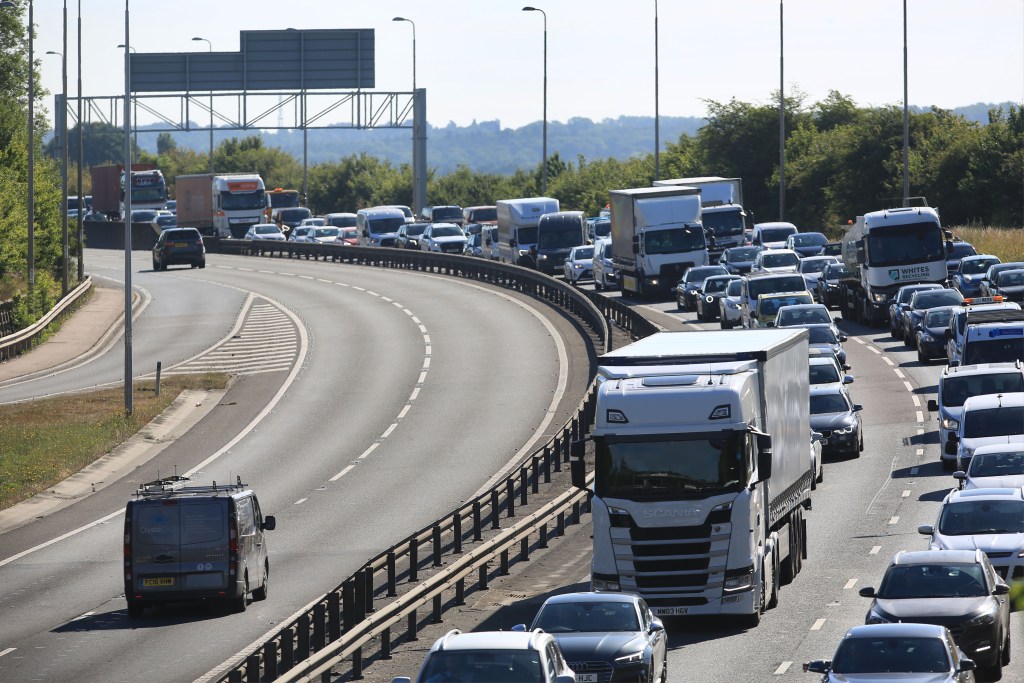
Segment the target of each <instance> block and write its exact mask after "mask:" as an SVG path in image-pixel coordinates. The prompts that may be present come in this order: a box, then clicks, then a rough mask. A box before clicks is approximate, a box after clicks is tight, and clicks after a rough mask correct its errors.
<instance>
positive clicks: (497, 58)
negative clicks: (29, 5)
mask: <svg viewBox="0 0 1024 683" xmlns="http://www.w3.org/2000/svg"><path fill="white" fill-rule="evenodd" d="M20 1H21V2H22V3H24V2H26V1H27V0H20ZM526 1H528V2H534V1H535V2H536V3H537V4H536V5H535V6H537V7H540V8H541V9H543V10H545V11H546V12H547V21H548V118H549V120H553V121H565V120H567V119H569V118H572V117H587V118H591V119H595V120H598V119H603V118H608V117H612V118H614V117H618V116H620V115H637V116H652V115H653V113H654V44H653V43H654V7H655V3H654V0H526ZM62 2H63V0H35V20H36V24H37V26H38V34H37V35H38V37H37V39H36V44H35V49H36V55H37V57H38V59H39V60H40V61H41V63H42V79H43V86H44V87H46V88H47V89H48V90H49V91H50V92H51V93H59V92H60V90H61V80H60V58H59V57H56V56H52V55H50V56H47V55H45V54H44V53H45V52H46V51H47V50H55V51H60V50H61V31H62V19H61V15H62V11H61V10H62ZM541 3H542V4H541ZM906 3H907V8H908V22H909V28H908V44H909V53H910V57H909V74H910V76H909V92H910V95H909V98H908V99H909V101H910V103H911V104H913V105H931V104H935V105H939V106H941V107H954V106H958V105H965V104H973V103H975V102H1003V101H1007V100H1010V101H1016V102H1021V101H1024V0H906ZM523 4H524V0H377V1H376V2H348V1H344V0H333V1H331V0H285V1H284V2H282V1H280V0H275V1H271V0H245V1H244V2H220V1H218V0H172V1H171V2H155V1H154V0H132V1H131V5H130V10H131V38H130V40H131V44H132V45H133V46H135V48H136V49H137V50H138V51H139V52H188V51H205V50H206V49H207V47H206V43H199V42H193V41H192V40H191V39H192V37H193V36H197V35H198V36H202V37H204V38H208V39H209V40H210V41H211V42H212V43H213V49H214V50H215V51H236V50H238V49H239V31H242V30H260V29H285V28H297V29H312V28H338V29H347V28H372V29H375V31H376V66H377V71H376V86H377V87H376V89H377V90H409V89H410V88H411V82H412V30H411V27H410V25H409V24H407V23H398V22H392V20H391V19H392V17H394V16H397V15H400V16H404V17H407V18H410V19H412V20H413V21H415V22H416V38H417V43H416V59H417V65H416V68H417V76H416V77H417V84H418V85H419V86H420V87H423V88H426V89H427V118H428V120H429V121H430V123H432V124H433V125H446V124H447V123H448V122H450V121H454V122H455V123H457V124H460V125H464V124H467V123H470V122H472V121H474V120H477V121H492V120H495V119H498V120H500V121H501V124H502V126H504V127H518V126H522V125H524V124H526V123H529V122H531V121H536V120H539V119H540V118H541V116H542V93H543V90H542V76H543V59H542V57H543V18H542V16H541V14H540V13H538V12H523V11H521V8H522V6H523ZM67 5H68V33H69V36H68V53H69V57H70V59H69V62H68V71H69V75H68V81H69V89H70V91H71V94H72V96H74V93H75V82H76V78H77V76H76V68H77V67H76V64H75V56H76V54H77V44H76V33H77V12H78V0H67ZM81 5H82V12H83V18H82V32H83V36H84V39H83V50H82V51H83V92H84V93H85V94H86V95H87V96H99V95H117V94H119V93H123V92H124V79H123V73H124V70H123V62H122V53H121V51H120V50H118V49H117V48H116V46H117V45H118V44H119V43H123V42H124V8H125V1H124V0H82V2H81ZM902 7H903V3H902V2H901V0H845V1H842V2H840V1H838V0H785V4H784V8H785V83H786V90H787V94H790V93H791V92H792V90H793V89H799V90H801V91H803V92H804V93H806V95H807V100H808V102H814V101H817V100H819V99H821V98H823V97H824V96H825V95H826V94H827V93H828V91H829V90H838V91H840V92H842V93H843V94H846V95H849V96H851V97H852V98H853V99H854V100H855V101H856V102H857V103H858V104H860V105H883V104H900V103H902V98H903V17H902ZM658 16H659V25H660V31H659V33H660V58H659V65H660V75H661V77H660V110H661V114H662V115H663V116H703V115H704V114H705V105H704V101H705V100H720V101H727V100H729V99H730V98H733V97H735V98H737V99H740V100H745V101H751V102H765V101H767V100H768V99H769V98H770V95H771V93H772V91H773V90H777V89H778V86H779V2H778V1H777V0H702V1H700V2H698V1H695V0H661V2H660V3H659V5H658ZM45 104H46V106H47V108H48V109H49V110H51V111H52V108H53V100H52V98H50V99H48V100H47V101H46V103H45ZM146 122H147V121H146V118H145V117H144V116H142V115H140V116H139V123H140V124H144V123H146Z"/></svg>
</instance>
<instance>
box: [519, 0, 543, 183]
mask: <svg viewBox="0 0 1024 683" xmlns="http://www.w3.org/2000/svg"><path fill="white" fill-rule="evenodd" d="M523 11H524V12H540V13H541V14H542V15H543V16H544V150H543V158H542V163H541V171H540V173H541V175H540V178H541V180H540V193H541V194H544V195H546V194H547V193H548V14H547V12H545V11H544V10H542V9H540V8H539V7H524V8H523Z"/></svg>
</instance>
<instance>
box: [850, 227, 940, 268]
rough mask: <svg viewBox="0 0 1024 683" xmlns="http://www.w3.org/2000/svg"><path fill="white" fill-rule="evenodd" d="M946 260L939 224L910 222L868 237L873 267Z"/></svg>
mask: <svg viewBox="0 0 1024 683" xmlns="http://www.w3.org/2000/svg"><path fill="white" fill-rule="evenodd" d="M945 260H946V249H945V246H944V245H943V243H942V231H941V230H940V229H939V224H938V223H933V222H930V221H929V222H924V223H908V224H907V225H900V226H896V227H892V228H887V229H886V230H884V231H875V232H872V233H870V234H869V235H868V249H867V261H868V265H869V266H871V267H872V268H879V267H883V266H905V265H909V264H914V263H922V262H925V261H945Z"/></svg>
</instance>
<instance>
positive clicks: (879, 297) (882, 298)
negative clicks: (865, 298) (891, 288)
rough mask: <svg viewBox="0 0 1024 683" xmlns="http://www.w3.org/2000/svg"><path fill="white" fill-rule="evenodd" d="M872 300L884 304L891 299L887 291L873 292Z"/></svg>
mask: <svg viewBox="0 0 1024 683" xmlns="http://www.w3.org/2000/svg"><path fill="white" fill-rule="evenodd" d="M871 300H872V301H874V302H875V303H876V304H884V303H885V302H886V301H888V300H889V295H888V294H886V293H885V292H871Z"/></svg>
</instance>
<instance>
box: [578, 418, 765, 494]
mask: <svg viewBox="0 0 1024 683" xmlns="http://www.w3.org/2000/svg"><path fill="white" fill-rule="evenodd" d="M751 462H752V461H751V458H750V457H749V456H748V447H747V434H746V432H738V431H728V430H725V431H720V432H702V433H695V434H666V435H664V436H663V437H658V438H657V440H654V439H643V440H634V441H629V440H624V439H611V438H608V439H599V440H598V441H597V460H596V464H595V473H596V478H595V483H594V493H595V494H597V495H598V496H600V497H602V498H622V499H626V500H676V499H685V498H704V497H707V496H711V495H717V494H722V493H735V492H738V491H740V490H741V489H742V488H743V487H744V486H745V485H746V484H747V482H748V481H749V479H750V475H751V469H752V466H751Z"/></svg>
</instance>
